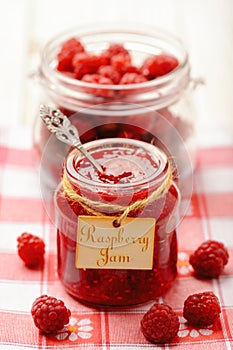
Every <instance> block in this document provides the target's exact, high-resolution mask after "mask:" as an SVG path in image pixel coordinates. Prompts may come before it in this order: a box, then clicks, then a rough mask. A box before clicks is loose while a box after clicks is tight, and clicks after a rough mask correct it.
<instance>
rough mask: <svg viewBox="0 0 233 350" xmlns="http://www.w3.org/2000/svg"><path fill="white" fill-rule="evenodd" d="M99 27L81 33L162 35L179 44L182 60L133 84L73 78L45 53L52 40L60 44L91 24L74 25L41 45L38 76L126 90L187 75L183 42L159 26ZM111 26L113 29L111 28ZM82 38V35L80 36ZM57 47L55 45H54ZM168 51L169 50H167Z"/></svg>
mask: <svg viewBox="0 0 233 350" xmlns="http://www.w3.org/2000/svg"><path fill="white" fill-rule="evenodd" d="M98 27H99V28H100V29H98V30H96V27H92V32H90V29H89V31H87V32H86V33H85V32H84V33H83V35H88V36H90V35H97V34H100V35H101V34H110V31H111V30H112V33H121V34H125V35H142V36H145V37H147V38H150V37H151V38H156V37H159V36H160V35H162V36H163V39H164V41H165V40H166V41H168V42H172V44H173V45H178V46H179V50H182V51H183V56H184V58H183V62H181V63H180V64H179V66H178V67H177V68H175V69H174V70H173V71H171V72H169V73H167V74H165V75H164V76H161V77H157V78H156V79H153V80H150V81H146V82H142V83H135V84H109V85H107V86H106V85H105V84H96V83H89V82H84V81H81V80H78V79H73V78H71V77H69V76H67V75H65V74H63V73H61V72H59V71H57V70H56V69H55V67H51V64H50V62H48V59H47V54H48V52H49V49H50V47H51V46H52V45H53V44H54V42H56V41H58V44H60V45H61V44H62V43H63V42H64V40H62V38H63V39H65V38H67V39H68V35H69V34H70V35H73V34H74V33H76V36H77V35H78V31H81V30H83V29H84V30H85V29H87V28H91V26H80V27H75V28H71V29H69V30H67V31H63V32H61V33H60V34H57V35H56V36H54V37H53V38H51V39H50V40H49V41H48V42H47V43H46V45H45V46H44V47H43V49H42V51H41V63H42V64H41V68H40V72H39V74H40V76H41V77H42V78H47V77H50V76H51V74H53V75H54V77H55V78H57V79H58V81H60V82H62V83H65V84H66V83H67V84H69V85H70V87H71V85H72V87H76V88H77V87H80V88H89V89H92V88H93V89H96V88H98V89H103V90H105V89H111V90H115V91H118V90H122V91H128V90H132V89H133V90H137V89H139V88H141V89H143V88H145V89H146V88H156V87H159V86H161V85H163V84H166V83H168V82H169V81H173V80H174V79H175V78H178V76H179V75H180V74H181V73H186V74H187V75H189V72H190V67H189V55H188V52H187V50H186V49H185V47H184V45H183V43H182V42H181V41H180V39H179V38H178V37H176V36H174V35H172V34H171V33H170V32H168V31H165V30H162V29H161V28H157V27H148V26H144V27H145V28H144V27H143V28H142V29H141V28H140V27H139V29H137V30H135V29H134V27H132V26H126V27H125V26H124V27H123V28H122V29H121V28H120V29H119V28H118V29H117V27H116V28H115V29H114V25H109V26H107V27H106V28H105V27H104V28H105V29H102V30H101V26H98ZM135 27H136V28H138V26H135ZM112 28H113V29H112ZM81 39H82V37H81ZM56 47H57V46H56ZM168 53H169V52H168ZM188 83H189V79H188V81H187V84H188Z"/></svg>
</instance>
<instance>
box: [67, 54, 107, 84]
mask: <svg viewBox="0 0 233 350" xmlns="http://www.w3.org/2000/svg"><path fill="white" fill-rule="evenodd" d="M105 64H106V58H105V57H104V56H103V55H101V56H96V55H90V54H88V53H85V52H83V53H78V54H76V55H75V56H74V57H73V60H72V65H73V69H74V73H75V76H76V79H81V78H82V77H83V76H84V75H85V74H94V73H96V71H97V69H98V68H99V67H100V66H102V65H105Z"/></svg>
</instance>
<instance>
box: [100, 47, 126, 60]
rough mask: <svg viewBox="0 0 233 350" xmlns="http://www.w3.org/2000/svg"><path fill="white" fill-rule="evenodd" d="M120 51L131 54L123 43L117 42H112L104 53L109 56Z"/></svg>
mask: <svg viewBox="0 0 233 350" xmlns="http://www.w3.org/2000/svg"><path fill="white" fill-rule="evenodd" d="M119 53H123V54H126V55H129V51H128V50H126V49H125V48H124V46H123V45H121V44H117V43H113V44H110V45H109V47H108V48H107V50H105V51H104V52H103V54H104V55H106V56H108V57H109V58H111V57H112V56H115V55H118V54H119Z"/></svg>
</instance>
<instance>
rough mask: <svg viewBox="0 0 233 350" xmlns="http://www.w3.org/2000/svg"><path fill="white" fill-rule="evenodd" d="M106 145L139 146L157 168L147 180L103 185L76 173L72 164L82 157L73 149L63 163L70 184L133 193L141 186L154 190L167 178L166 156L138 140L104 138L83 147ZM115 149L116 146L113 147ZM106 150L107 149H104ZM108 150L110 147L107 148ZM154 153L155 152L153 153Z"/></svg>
mask: <svg viewBox="0 0 233 350" xmlns="http://www.w3.org/2000/svg"><path fill="white" fill-rule="evenodd" d="M106 144H109V145H111V144H122V145H126V144H128V146H134V145H135V147H138V145H141V148H143V149H144V150H145V151H146V152H147V153H148V154H149V156H150V157H151V158H152V157H154V158H152V160H153V159H154V160H155V157H156V158H157V161H158V162H159V163H158V168H157V169H155V171H154V172H153V173H152V174H151V175H150V177H149V178H144V179H141V180H140V181H135V182H131V183H117V184H112V183H105V182H97V181H95V180H92V179H89V178H87V177H85V176H82V175H80V174H79V173H78V171H77V170H76V169H75V166H74V162H75V161H77V155H79V154H80V159H83V158H84V157H83V156H82V154H81V153H79V151H78V150H76V149H74V150H73V151H71V152H70V153H69V154H68V156H67V159H66V161H65V167H64V169H65V170H64V171H65V174H66V176H68V179H69V180H70V181H71V183H73V184H74V183H77V184H79V185H80V184H82V185H88V186H92V187H93V186H94V187H98V189H115V188H116V187H117V188H119V189H122V190H129V191H130V192H131V191H134V190H135V189H137V188H138V187H140V188H141V189H142V188H143V186H146V187H148V185H149V187H150V188H154V187H155V186H156V185H159V184H161V182H162V181H164V180H165V179H166V177H167V173H168V170H169V161H168V158H167V155H166V154H165V152H163V151H162V150H161V149H160V148H158V147H156V146H154V145H152V144H148V143H146V142H144V141H139V140H134V139H125V138H117V139H116V138H106V139H100V140H94V141H90V142H87V143H85V144H84V145H83V146H84V147H85V148H86V149H89V148H91V147H93V148H96V150H99V149H98V146H101V145H102V146H103V145H106ZM115 147H116V146H115ZM106 148H107V147H106ZM109 148H110V147H109ZM155 151H156V152H155Z"/></svg>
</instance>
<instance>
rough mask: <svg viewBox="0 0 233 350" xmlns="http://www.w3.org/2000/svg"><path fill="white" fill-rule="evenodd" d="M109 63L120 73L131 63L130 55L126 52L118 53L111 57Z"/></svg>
mask: <svg viewBox="0 0 233 350" xmlns="http://www.w3.org/2000/svg"><path fill="white" fill-rule="evenodd" d="M111 65H112V66H113V67H114V68H115V69H116V70H117V71H118V72H119V73H120V74H121V73H124V72H125V71H126V69H127V67H128V66H130V65H131V57H130V56H129V55H128V54H126V53H118V54H117V55H115V56H112V58H111Z"/></svg>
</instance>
